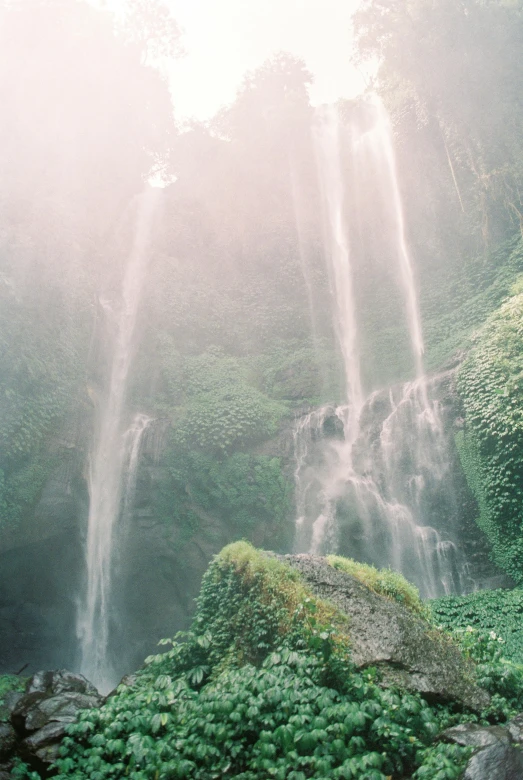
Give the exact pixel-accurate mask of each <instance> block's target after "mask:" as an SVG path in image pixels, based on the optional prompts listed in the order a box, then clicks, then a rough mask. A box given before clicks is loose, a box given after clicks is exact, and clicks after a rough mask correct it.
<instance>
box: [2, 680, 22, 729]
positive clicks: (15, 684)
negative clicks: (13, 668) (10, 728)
mask: <svg viewBox="0 0 523 780" xmlns="http://www.w3.org/2000/svg"><path fill="white" fill-rule="evenodd" d="M25 682H26V678H25V677H19V676H18V675H16V674H0V723H1V722H2V721H7V720H9V712H8V710H7V708H6V707H5V701H4V700H5V695H6V693H9V692H10V691H21V690H23V688H24V685H25Z"/></svg>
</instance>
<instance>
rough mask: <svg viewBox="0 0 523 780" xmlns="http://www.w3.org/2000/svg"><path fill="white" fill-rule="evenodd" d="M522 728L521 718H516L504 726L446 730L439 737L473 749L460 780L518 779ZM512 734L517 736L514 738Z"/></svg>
mask: <svg viewBox="0 0 523 780" xmlns="http://www.w3.org/2000/svg"><path fill="white" fill-rule="evenodd" d="M522 725H523V716H522V715H519V716H518V717H517V718H515V719H514V721H511V723H508V724H507V725H506V727H505V726H490V727H488V728H485V727H482V726H478V725H477V724H474V723H465V724H462V725H460V726H456V727H454V728H452V729H448V730H447V731H445V732H444V733H443V735H442V736H443V739H445V740H446V741H448V742H455V743H456V744H458V745H464V746H467V747H473V748H476V751H475V753H474V755H473V756H472V758H471V759H470V761H469V762H468V764H467V767H466V769H465V774H464V775H463V780H521V779H522V778H523V752H522V750H521V736H523V734H522V732H521V731H520V729H521V726H522ZM513 735H516V739H514V736H513Z"/></svg>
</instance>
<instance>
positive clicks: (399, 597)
mask: <svg viewBox="0 0 523 780" xmlns="http://www.w3.org/2000/svg"><path fill="white" fill-rule="evenodd" d="M327 561H328V562H329V564H330V565H331V566H332V567H333V568H334V569H338V571H342V572H344V573H345V574H350V575H351V576H352V577H355V578H356V579H357V580H359V581H360V582H361V583H363V585H366V586H367V588H370V590H372V591H374V593H377V594H378V595H380V596H385V597H386V598H388V599H390V600H391V601H397V602H398V603H400V604H403V605H404V606H405V607H407V609H409V610H410V611H411V612H414V614H416V615H419V616H420V617H424V618H426V617H428V614H429V613H428V611H427V608H426V606H425V605H424V604H423V602H422V600H421V599H420V595H419V591H418V589H417V588H416V586H415V585H413V584H412V583H410V582H409V581H408V580H406V579H405V577H404V576H403V575H402V574H400V573H399V572H397V571H394V570H393V569H376V568H375V567H374V566H370V565H369V564H367V563H359V562H358V561H353V560H352V559H351V558H341V557H340V556H339V555H328V556H327Z"/></svg>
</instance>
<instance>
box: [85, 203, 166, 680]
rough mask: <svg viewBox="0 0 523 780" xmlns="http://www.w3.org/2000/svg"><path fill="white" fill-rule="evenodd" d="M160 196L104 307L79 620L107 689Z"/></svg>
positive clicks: (88, 666) (89, 667) (137, 436)
mask: <svg viewBox="0 0 523 780" xmlns="http://www.w3.org/2000/svg"><path fill="white" fill-rule="evenodd" d="M157 197H158V195H157V192H156V191H155V190H153V189H152V188H148V189H147V190H146V192H145V193H144V194H143V195H142V196H141V197H140V198H139V199H137V201H138V202H137V216H136V227H135V233H134V240H133V246H132V250H131V252H130V254H129V256H128V258H127V262H126V265H125V268H124V271H123V278H122V286H121V295H120V296H119V300H118V302H117V303H115V304H113V305H108V304H106V310H107V311H108V314H109V320H110V323H109V324H110V327H109V328H108V339H109V347H110V356H111V360H110V371H109V378H108V383H107V388H106V391H105V392H102V393H101V394H100V397H99V398H98V399H97V404H96V432H95V437H94V442H93V447H92V451H91V454H90V459H89V477H88V481H89V498H90V503H89V516H88V523H87V538H86V587H85V593H84V596H83V598H82V600H81V603H80V605H79V610H78V618H77V633H78V637H79V641H80V650H81V664H80V670H81V672H82V674H84V675H85V676H86V677H87V678H88V679H89V680H91V681H92V682H93V683H94V684H95V685H96V686H97V688H98V689H99V690H101V691H102V692H105V691H108V690H110V688H111V687H112V685H113V684H114V683H115V674H114V671H113V668H112V665H111V661H110V658H109V644H110V634H111V590H112V584H113V569H114V565H113V564H114V558H115V545H116V541H117V534H116V530H117V525H118V521H119V519H120V518H121V516H122V514H127V513H128V511H129V505H130V502H131V500H132V495H133V493H134V487H135V482H136V469H137V463H138V456H139V452H140V443H141V440H142V437H143V434H144V431H145V429H146V428H147V425H148V424H149V422H150V419H149V418H148V417H146V416H145V415H136V416H135V417H134V419H133V420H132V421H131V422H130V423H129V422H128V421H127V420H126V409H125V401H126V396H127V385H128V379H129V372H130V369H131V365H132V361H133V357H134V348H135V335H136V333H135V331H136V322H137V317H138V312H139V308H140V301H141V296H142V290H143V285H144V278H145V273H146V268H147V257H148V246H149V241H150V233H151V228H152V224H153V216H154V212H155V208H156V201H157Z"/></svg>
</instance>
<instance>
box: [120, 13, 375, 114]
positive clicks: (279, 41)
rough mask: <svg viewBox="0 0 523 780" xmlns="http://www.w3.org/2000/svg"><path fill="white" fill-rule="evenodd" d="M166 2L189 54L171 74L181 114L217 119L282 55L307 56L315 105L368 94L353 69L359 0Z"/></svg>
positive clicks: (362, 80)
mask: <svg viewBox="0 0 523 780" xmlns="http://www.w3.org/2000/svg"><path fill="white" fill-rule="evenodd" d="M165 1H166V2H167V4H168V5H169V7H170V8H171V9H172V13H173V16H174V17H175V18H176V19H177V21H178V22H179V24H180V25H181V26H182V27H183V30H184V35H183V41H182V43H183V46H184V48H185V50H186V56H185V57H184V58H183V59H181V60H180V61H178V62H177V63H176V64H175V65H174V66H172V67H171V68H170V78H171V86H172V94H173V102H174V108H175V113H176V114H177V116H196V117H198V118H201V119H203V118H206V117H209V116H211V115H212V114H214V113H215V111H216V110H217V109H218V108H219V107H220V106H222V105H224V104H226V103H230V102H231V101H232V100H233V99H234V96H235V93H236V90H237V88H238V86H239V84H240V83H241V80H242V77H243V75H244V73H245V72H246V71H247V70H252V69H254V68H257V67H258V66H259V65H261V64H262V62H263V61H264V60H266V59H267V58H268V57H270V56H271V54H273V53H274V52H277V51H281V50H284V51H288V52H291V53H292V54H295V55H298V56H300V57H302V58H303V59H304V60H305V62H306V64H307V67H308V68H309V70H310V71H311V72H312V73H313V74H314V79H315V83H314V86H313V88H312V91H311V97H312V100H313V102H314V103H322V102H326V101H331V100H333V99H336V98H337V97H352V96H354V95H355V94H357V93H358V92H361V90H362V89H363V88H364V79H363V77H362V75H361V74H360V73H359V72H358V71H357V70H356V69H355V68H354V67H353V66H352V65H351V63H350V58H351V50H352V39H351V23H350V18H351V14H352V13H353V12H354V10H355V9H356V8H357V6H358V4H359V0H165ZM124 2H125V0H107V3H106V4H107V5H109V6H111V7H115V8H118V7H121V6H122V4H123V3H124Z"/></svg>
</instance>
